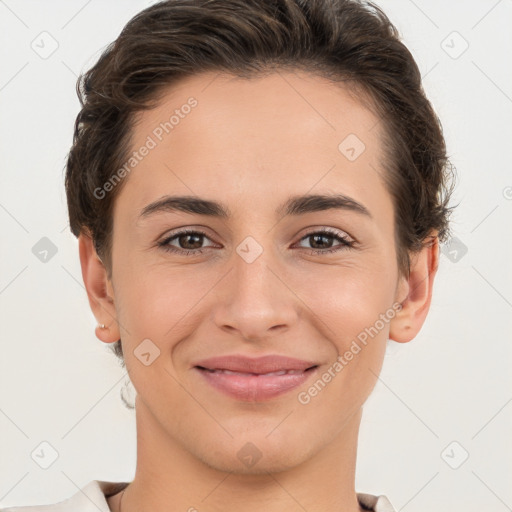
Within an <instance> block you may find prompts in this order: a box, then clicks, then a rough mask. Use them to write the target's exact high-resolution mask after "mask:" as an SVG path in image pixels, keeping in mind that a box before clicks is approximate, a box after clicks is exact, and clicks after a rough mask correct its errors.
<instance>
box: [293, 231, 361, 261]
mask: <svg viewBox="0 0 512 512" xmlns="http://www.w3.org/2000/svg"><path fill="white" fill-rule="evenodd" d="M333 239H335V240H337V241H338V242H340V243H339V244H338V245H336V246H334V247H333V246H332V240H333ZM302 240H306V241H307V242H308V243H310V244H311V245H312V246H313V249H311V250H310V251H309V252H310V254H314V255H317V254H326V253H333V252H338V251H341V250H344V249H351V248H352V247H353V246H354V245H355V241H354V240H351V239H350V238H349V237H348V236H345V234H343V235H342V234H340V233H339V232H337V231H334V230H330V229H322V230H320V231H312V232H310V233H308V234H307V235H306V236H304V237H302V238H301V241H302ZM315 246H316V247H315Z"/></svg>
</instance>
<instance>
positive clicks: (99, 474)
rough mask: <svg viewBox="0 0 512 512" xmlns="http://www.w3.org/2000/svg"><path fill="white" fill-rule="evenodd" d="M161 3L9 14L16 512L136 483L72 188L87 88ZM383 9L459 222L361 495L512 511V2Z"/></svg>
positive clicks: (391, 366) (2, 441)
mask: <svg viewBox="0 0 512 512" xmlns="http://www.w3.org/2000/svg"><path fill="white" fill-rule="evenodd" d="M150 3H151V2H147V1H143V0H130V1H127V0H123V1H120V0H117V1H109V2H107V1H100V0H89V1H86V0H72V1H70V0H66V1H64V0H61V1H56V0H53V1H46V2H40V1H35V0H34V1H28V0H18V1H14V0H0V37H1V45H0V47H1V61H0V148H1V149H0V166H1V174H0V180H1V181H0V226H1V245H0V247H1V249H0V257H1V265H0V308H1V319H0V329H1V348H2V352H1V357H0V433H1V435H0V506H3V507H5V506H14V505H33V504H43V503H53V502H57V501H60V500H63V499H65V498H67V497H69V496H71V495H72V494H74V493H76V492H78V489H79V488H80V487H82V486H84V485H85V484H86V483H88V482H89V481H90V480H93V479H98V480H111V481H126V480H131V479H132V478H133V476H134V470H135V462H136V458H135V456H136V446H135V441H136V438H135V421H134V419H135V416H134V412H133V411H130V410H129V409H127V408H126V407H125V406H124V405H123V403H122V401H121V398H120V392H121V390H122V388H123V384H124V383H125V381H126V378H125V372H124V370H123V369H122V368H121V367H120V366H119V364H118V362H117V360H116V358H115V357H114V355H113V354H112V353H111V352H110V351H109V350H108V348H107V346H106V345H105V344H103V343H102V342H100V341H99V340H98V339H96V337H95V335H94V327H95V325H96V322H95V319H94V317H93V315H92V313H91V311H90V309H89V304H88V301H87V297H86V293H85V290H84V287H83V283H82V278H81V270H80V264H79V258H78V244H77V241H76V239H75V238H74V236H73V235H72V234H71V233H70V231H69V227H68V221H67V208H66V200H65V193H64V187H63V170H64V165H65V156H66V154H67V151H68V150H69V147H70V144H71V140H72V130H73V123H74V120H75V117H76V115H77V113H78V110H79V103H78V99H77V96H76V93H75V84H76V79H77V75H78V74H79V73H80V72H81V71H83V70H85V69H88V68H89V67H90V66H91V65H92V64H94V62H95V61H96V59H97V58H98V57H99V55H100V53H101V51H102V50H103V49H104V47H105V46H106V45H107V44H108V43H110V42H111V41H113V40H114V39H115V38H116V37H117V36H118V34H119V32H120V31H121V29H122V27H123V26H124V24H125V23H126V22H127V21H128V20H129V19H130V18H131V17H132V16H133V15H134V14H136V13H137V12H139V11H140V10H142V9H143V8H145V7H146V6H148V5H149V4H150ZM377 3H378V4H379V5H380V6H382V8H383V9H384V11H385V12H386V13H387V14H388V15H389V17H390V18H391V20H392V21H393V22H394V23H395V25H396V26H397V28H398V29H399V31H400V32H401V34H402V36H403V39H404V41H405V43H406V45H407V46H408V47H409V49H410V50H411V52H412V53H413V55H414V57H415V58H416V60H417V62H418V65H419V67H420V69H421V72H422V75H423V83H424V88H425V90H426V92H427V96H428V97H429V99H430V100H431V102H432V103H433V105H434V108H435V110H436V112H437V113H438V115H439V117H440V119H441V121H442V124H443V128H444V133H445V137H446V141H447V146H448V150H449V155H450V157H451V161H452V163H453V164H454V165H455V167H456V169H457V173H458V185H457V189H456V192H455V194H454V197H453V202H454V203H460V205H459V207H458V208H457V210H456V212H455V213H454V215H453V217H452V226H453V234H454V237H455V238H454V239H453V240H451V241H450V244H447V245H446V246H444V247H443V254H442V256H441V261H440V269H439V272H438V276H437V279H436V282H435V285H434V297H433V301H432V305H431V311H430V314H429V316H428V319H427V322H426V323H425V325H424V327H423V329H422V330H421V332H420V334H419V335H418V336H417V337H416V339H415V340H413V341H412V342H410V343H407V344H403V345H400V344H397V343H394V342H389V348H388V354H387V355H386V358H385V362H384V367H383V370H382V373H381V375H380V378H379V381H378V383H377V386H376V388H375V390H374V392H373V393H372V395H371V396H370V398H369V400H368V402H367V403H366V405H365V412H364V415H363V421H362V425H361V434H360V442H359V452H358V466H357V478H356V490H357V491H358V492H369V493H373V494H386V495H387V496H388V498H389V499H390V501H391V502H392V503H393V505H394V506H395V507H396V509H397V510H400V511H401V510H405V511H406V512H409V511H411V512H412V511H418V512H419V511H425V512H426V511H431V510H444V511H448V510H450V511H451V510H462V509H464V511H465V512H476V511H479V512H480V511H481V510H486V511H488V510H492V511H496V512H500V511H506V510H512V486H510V482H511V477H512V436H511V432H512V403H511V402H512V385H511V383H512V373H511V372H510V365H511V362H512V357H511V352H512V348H511V347H512V344H511V341H512V340H511V334H510V333H511V328H512V321H511V318H512V316H511V313H512V286H511V284H512V272H511V262H512V244H511V241H510V240H511V234H512V230H511V222H510V221H511V218H512V173H511V171H510V169H511V162H512V158H511V153H512V150H511V147H512V117H511V113H512V86H511V84H512V68H511V66H510V59H509V57H510V54H511V52H512V31H510V20H511V19H512V1H511V0H501V1H497V0H478V1H477V0H472V1H462V0H459V1H451V2H446V1H443V0H435V1H432V0H430V1H427V0H415V1H412V0H380V1H378V2H377ZM41 41H44V43H41ZM45 52H46V53H45ZM48 53H51V54H49V55H48ZM42 239H43V240H42ZM38 244H39V245H38ZM41 244H42V245H41ZM43 246H44V247H46V248H50V249H49V252H48V255H47V257H46V260H45V261H42V259H41V254H40V251H38V249H40V247H43ZM41 443H45V444H41ZM46 443H48V444H46ZM41 450H42V451H43V452H44V453H45V457H46V458H47V460H46V462H44V461H41V460H38V458H37V453H42V451H41ZM53 455H54V457H53V458H54V459H55V460H54V461H53V463H52V464H51V465H50V466H49V467H48V468H47V469H44V468H43V467H41V464H42V463H43V465H44V464H48V463H49V462H50V461H51V457H52V456H53ZM48 457H50V458H48Z"/></svg>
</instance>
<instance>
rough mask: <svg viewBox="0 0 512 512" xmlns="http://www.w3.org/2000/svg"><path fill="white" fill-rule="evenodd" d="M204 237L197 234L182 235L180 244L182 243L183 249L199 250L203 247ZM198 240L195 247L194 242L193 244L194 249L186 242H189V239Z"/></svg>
mask: <svg viewBox="0 0 512 512" xmlns="http://www.w3.org/2000/svg"><path fill="white" fill-rule="evenodd" d="M202 236H203V235H197V234H186V235H181V236H180V237H179V242H180V245H181V246H182V248H183V249H198V248H200V247H201V239H202ZM194 238H195V239H196V243H195V245H196V246H194V242H192V243H191V245H192V247H190V246H188V245H190V244H188V242H186V241H184V240H187V239H194Z"/></svg>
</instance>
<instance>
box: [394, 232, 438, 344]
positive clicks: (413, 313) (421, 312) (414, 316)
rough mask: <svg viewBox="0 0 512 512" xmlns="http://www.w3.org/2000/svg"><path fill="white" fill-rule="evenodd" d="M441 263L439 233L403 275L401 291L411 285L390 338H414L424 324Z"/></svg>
mask: <svg viewBox="0 0 512 512" xmlns="http://www.w3.org/2000/svg"><path fill="white" fill-rule="evenodd" d="M438 264H439V239H438V237H437V233H436V234H434V235H431V236H429V237H428V239H427V242H426V243H425V245H424V247H423V248H422V249H421V251H419V252H417V253H415V254H414V255H413V257H412V261H411V268H410V273H409V277H408V278H406V277H404V278H403V280H404V281H403V283H402V284H403V285H404V286H401V287H400V290H399V292H398V293H397V295H399V294H400V293H402V294H403V289H404V288H405V289H406V290H407V289H408V293H407V296H406V297H405V298H403V297H400V295H399V297H397V299H399V298H401V299H402V300H401V301H400V302H401V304H402V309H401V310H400V311H399V312H398V313H397V315H396V316H395V318H393V320H392V321H391V323H390V331H389V338H390V339H392V340H394V341H397V342H399V343H407V342H408V341H411V340H412V339H414V337H415V336H416V335H417V334H418V333H419V331H420V329H421V327H422V326H423V324H424V322H425V319H426V317H427V313H428V311H429V308H430V303H431V300H432V289H433V284H434V277H435V275H436V272H437V267H438Z"/></svg>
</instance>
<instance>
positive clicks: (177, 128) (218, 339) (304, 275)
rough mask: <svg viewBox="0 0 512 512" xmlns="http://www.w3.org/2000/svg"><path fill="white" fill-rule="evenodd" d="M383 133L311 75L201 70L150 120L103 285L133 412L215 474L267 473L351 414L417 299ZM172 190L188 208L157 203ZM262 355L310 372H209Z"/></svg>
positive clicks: (123, 197)
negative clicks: (403, 260)
mask: <svg viewBox="0 0 512 512" xmlns="http://www.w3.org/2000/svg"><path fill="white" fill-rule="evenodd" d="M189 98H193V99H190V100H189ZM171 116H174V117H172V118H171ZM166 122H167V125H166V124H165V123H166ZM161 123H162V124H161ZM380 130H381V125H380V123H379V122H378V119H377V118H376V117H375V116H374V115H373V114H372V113H371V112H370V111H368V110H367V109H365V108H364V107H362V106H361V105H360V104H359V103H358V102H356V101H355V100H354V99H353V98H352V97H351V96H350V95H349V94H348V93H347V92H346V91H345V90H344V89H343V88H341V87H340V86H334V85H331V84H330V83H329V82H327V81H326V80H323V79H320V78H317V77H313V76H311V75H306V74H301V73H297V74H292V73H275V74H272V75H268V76H266V77H265V78H259V79H251V80H242V79H237V78H233V77H231V76H222V75H219V76H217V75H215V74H209V73H208V74H203V75H198V76H194V77H193V78H187V79H186V80H185V81H183V82H181V83H180V85H179V86H176V87H173V88H172V89H170V90H169V93H168V94H167V95H166V96H165V97H164V98H163V99H162V101H161V102H160V104H159V106H158V108H155V109H154V110H151V111H146V112H144V113H142V114H141V115H140V118H139V120H138V122H137V124H136V125H135V127H134V132H133V139H132V148H133V150H134V151H137V155H135V156H134V158H136V159H137V161H136V163H135V160H133V161H132V162H131V164H129V165H128V166H127V167H126V169H128V168H129V169H130V170H129V172H128V174H127V176H126V177H125V178H124V179H125V180H126V183H124V185H123V188H122V190H121V191H120V194H119V196H118V197H117V199H116V202H115V207H114V232H113V252H112V263H113V274H112V282H111V285H112V297H113V299H114V304H115V308H116V315H117V320H118V324H119V326H120V336H121V339H122V344H123V351H124V355H125V360H126V366H127V369H128V371H129V374H130V377H131V380H132V382H133V384H134V386H135V388H136V390H137V394H138V396H137V414H139V415H142V416H144V417H145V421H146V424H148V425H149V424H151V425H153V427H154V429H155V431H156V430H158V431H159V434H158V435H163V436H167V438H168V439H170V440H172V442H173V443H175V444H176V445H179V446H180V447H181V448H183V449H185V450H186V451H188V452H189V453H192V454H193V455H195V456H196V457H197V458H199V459H201V460H202V461H204V462H205V463H207V464H208V465H210V466H211V467H215V468H219V469H222V470H228V471H264V470H268V471H270V470H274V471H275V470H277V469H285V468H287V467H292V466H294V465H297V464H299V463H300V462H301V461H304V460H306V459H307V458H308V457H311V456H312V454H314V453H318V452H320V451H321V450H322V449H324V448H326V447H327V446H328V445H331V446H332V444H331V443H333V442H336V440H337V439H339V438H341V436H343V435H344V434H343V429H344V428H345V427H346V426H347V425H351V424H353V425H355V422H356V419H357V421H358V420H359V416H358V414H357V413H359V412H360V408H361V406H362V404H363V403H364V402H365V400H366V398H367V397H368V395H369V394H370V392H371V390H372V388H373V387H374V384H375V382H376V379H377V375H378V373H379V371H380V368H381V365H382V361H383V356H384V352H385V348H386V341H387V338H388V334H389V324H390V320H391V318H393V316H394V314H395V313H396V310H397V307H396V304H397V302H399V301H401V300H403V299H404V298H405V295H406V294H407V293H406V292H407V289H406V288H405V287H404V286H405V285H404V281H402V280H401V279H400V277H399V274H398V269H397V262H396V258H397V256H396V252H395V244H394V219H393V204H392V199H391V196H390V194H389V193H388V191H387V190H386V188H385V186H384V183H383V179H382V173H383V170H382V164H381V162H382V148H381V142H380V134H381V132H380ZM142 147H146V148H147V149H146V150H144V149H142V150H141V149H140V148H142ZM178 196H187V197H188V198H193V199H194V200H195V201H196V202H197V203H196V206H195V207H191V206H188V207H185V206H183V205H184V204H185V203H184V202H183V201H182V203H181V204H182V207H178V208H176V207H173V203H168V204H167V207H165V206H162V204H160V207H158V206H153V207H150V208H148V206H149V205H152V204H154V203H156V202H161V201H162V200H165V199H170V198H176V197H178ZM304 196H329V197H334V196H337V198H338V203H337V205H336V204H335V202H334V201H331V202H329V201H322V200H315V199H310V200H309V201H308V200H306V199H304ZM343 196H345V199H346V200H345V201H342V200H341V199H342V198H343ZM301 197H302V198H303V199H300V198H301ZM340 198H341V199H340ZM199 201H208V204H201V203H199ZM292 201H295V203H293V202H292ZM213 203H216V204H217V205H218V206H215V205H213ZM176 204H179V202H175V203H174V205H176ZM214 206H215V207H214ZM291 206H294V208H291ZM221 209H223V210H225V212H224V213H225V214H224V215H221V214H220V213H221ZM184 230H189V231H192V232H193V233H195V234H192V235H190V234H189V235H182V236H177V235H179V233H180V232H182V231H184ZM326 230H327V231H328V233H325V234H322V232H325V231H326ZM164 242H165V243H164ZM365 334H366V335H365ZM363 340H365V342H363ZM358 348H359V350H358ZM350 354H352V355H350ZM268 355H277V356H286V357H290V358H295V359H298V360H301V361H303V362H304V363H303V365H302V366H301V365H300V364H299V365H297V364H295V365H293V364H290V365H288V366H287V365H286V364H285V363H282V362H279V361H278V362H277V363H276V365H275V366H260V367H257V366H254V367H253V366H250V363H248V364H249V366H246V367H235V366H234V363H235V362H236V361H234V360H233V359H229V358H228V360H225V361H220V362H219V361H217V362H215V361H210V362H208V361H206V363H205V360H208V359H210V358H214V357H220V356H242V357H245V358H251V359H254V358H258V357H260V356H268ZM238 362H239V361H238ZM199 363H203V364H204V365H205V366H204V368H209V370H208V369H200V368H198V366H201V365H199ZM208 365H209V366H208ZM230 365H231V366H230ZM279 365H281V366H279ZM297 366H299V368H297ZM311 366H315V368H313V369H312V370H311V369H310V370H307V371H304V370H305V368H306V367H307V368H310V367H311ZM292 367H293V368H292ZM215 368H217V369H216V371H213V370H214V369H215ZM230 368H231V370H232V371H238V372H239V373H238V374H236V373H235V374H230V373H226V372H225V371H221V369H223V370H226V369H228V370H229V369H230ZM244 368H245V370H246V371H242V370H243V369H244ZM286 368H292V369H294V370H297V371H295V372H294V373H295V375H290V374H288V375H286V376H283V375H266V376H265V375H264V374H265V373H267V374H268V373H269V372H270V371H279V369H286ZM247 370H252V372H249V371H247ZM249 373H253V374H252V375H249ZM255 374H257V375H255ZM329 376H330V378H329ZM319 381H320V382H319ZM315 383H316V384H315ZM315 390H316V391H315ZM155 435H156V434H155ZM247 443H251V444H247ZM247 455H249V458H250V457H252V458H253V459H255V458H256V459H258V458H259V457H261V459H260V460H259V461H258V463H257V464H255V465H254V469H252V466H251V464H252V463H246V462H244V461H245V460H246V456H247ZM247 460H248V459H247ZM244 464H245V466H244Z"/></svg>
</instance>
